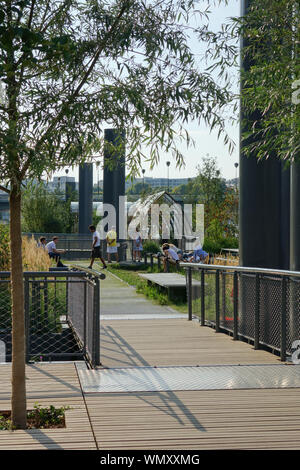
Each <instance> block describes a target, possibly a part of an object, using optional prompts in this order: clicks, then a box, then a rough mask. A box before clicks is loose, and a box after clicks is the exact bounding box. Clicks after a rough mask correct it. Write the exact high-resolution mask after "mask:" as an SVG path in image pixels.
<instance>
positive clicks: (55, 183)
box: [46, 176, 79, 194]
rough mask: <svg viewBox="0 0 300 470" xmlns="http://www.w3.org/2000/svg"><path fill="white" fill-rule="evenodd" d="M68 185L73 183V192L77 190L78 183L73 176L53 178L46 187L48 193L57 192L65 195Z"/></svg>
mask: <svg viewBox="0 0 300 470" xmlns="http://www.w3.org/2000/svg"><path fill="white" fill-rule="evenodd" d="M68 183H74V185H72V186H73V187H74V191H78V190H79V183H78V182H77V181H75V178H74V176H54V178H53V180H52V181H48V183H46V185H47V187H48V188H49V190H50V191H55V190H59V191H61V192H62V193H64V194H65V193H66V187H67V185H68Z"/></svg>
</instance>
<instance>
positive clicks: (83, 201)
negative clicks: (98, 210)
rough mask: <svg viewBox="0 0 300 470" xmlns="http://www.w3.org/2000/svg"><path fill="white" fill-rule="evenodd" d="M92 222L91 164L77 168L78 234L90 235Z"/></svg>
mask: <svg viewBox="0 0 300 470" xmlns="http://www.w3.org/2000/svg"><path fill="white" fill-rule="evenodd" d="M92 220H93V164H92V163H84V164H83V165H81V166H80V167H79V229H78V231H79V233H90V232H89V229H88V227H89V225H91V223H92Z"/></svg>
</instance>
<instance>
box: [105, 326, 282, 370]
mask: <svg viewBox="0 0 300 470" xmlns="http://www.w3.org/2000/svg"><path fill="white" fill-rule="evenodd" d="M100 356H101V357H100V359H101V363H102V365H103V366H104V367H132V366H166V365H168V366H172V365H177V366H180V365H182V366H187V365H216V364H223V365H225V364H226V365H230V364H278V363H280V358H279V357H278V356H275V355H273V354H270V353H269V352H266V351H263V350H254V348H253V346H252V345H249V344H247V343H245V342H242V341H233V339H232V337H230V336H228V335H226V334H223V333H215V331H214V330H213V329H212V328H209V327H200V326H199V323H198V322H194V321H193V322H189V321H187V320H185V319H167V320H142V321H141V320H130V321H124V320H123V321H122V320H114V321H111V322H110V321H103V322H102V328H101V338H100Z"/></svg>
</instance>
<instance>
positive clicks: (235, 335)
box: [233, 271, 239, 341]
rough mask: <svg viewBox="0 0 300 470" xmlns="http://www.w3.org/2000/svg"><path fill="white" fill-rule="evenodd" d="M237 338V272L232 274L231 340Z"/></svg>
mask: <svg viewBox="0 0 300 470" xmlns="http://www.w3.org/2000/svg"><path fill="white" fill-rule="evenodd" d="M238 339H239V338H238V273H237V271H234V274H233V340H234V341H237V340H238Z"/></svg>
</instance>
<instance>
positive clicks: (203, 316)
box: [201, 269, 205, 326]
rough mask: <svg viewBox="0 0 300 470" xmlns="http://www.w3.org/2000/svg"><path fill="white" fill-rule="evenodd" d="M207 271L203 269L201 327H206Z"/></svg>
mask: <svg viewBox="0 0 300 470" xmlns="http://www.w3.org/2000/svg"><path fill="white" fill-rule="evenodd" d="M204 276H205V271H204V269H201V326H204V325H205V284H204V281H205V277H204Z"/></svg>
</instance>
